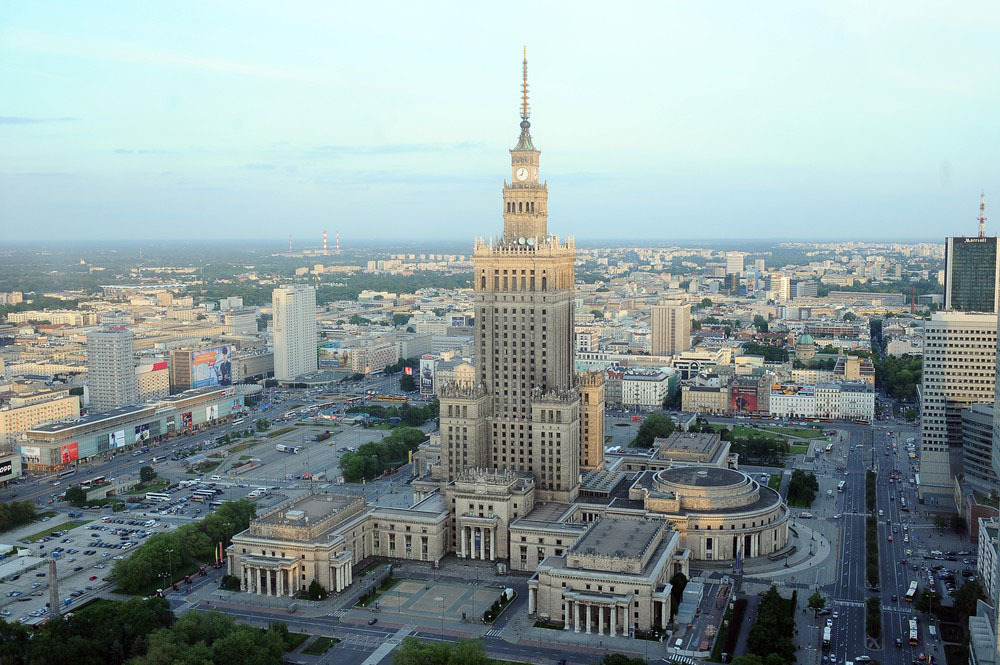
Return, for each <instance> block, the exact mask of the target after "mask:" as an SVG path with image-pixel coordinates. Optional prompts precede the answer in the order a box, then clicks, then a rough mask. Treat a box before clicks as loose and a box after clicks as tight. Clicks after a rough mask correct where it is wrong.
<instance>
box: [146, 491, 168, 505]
mask: <svg viewBox="0 0 1000 665" xmlns="http://www.w3.org/2000/svg"><path fill="white" fill-rule="evenodd" d="M146 501H162V502H164V503H166V502H167V501H170V495H169V494H167V493H166V492H146Z"/></svg>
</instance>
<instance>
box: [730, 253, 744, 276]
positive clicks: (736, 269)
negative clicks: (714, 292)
mask: <svg viewBox="0 0 1000 665" xmlns="http://www.w3.org/2000/svg"><path fill="white" fill-rule="evenodd" d="M745 258H746V254H744V253H743V252H726V274H727V275H742V274H743V260H744V259H745Z"/></svg>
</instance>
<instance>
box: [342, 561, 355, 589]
mask: <svg viewBox="0 0 1000 665" xmlns="http://www.w3.org/2000/svg"><path fill="white" fill-rule="evenodd" d="M351 566H352V563H351V561H348V562H347V565H346V566H345V567H344V572H345V573H347V586H351V585H352V584H354V570H353V569H352V567H351Z"/></svg>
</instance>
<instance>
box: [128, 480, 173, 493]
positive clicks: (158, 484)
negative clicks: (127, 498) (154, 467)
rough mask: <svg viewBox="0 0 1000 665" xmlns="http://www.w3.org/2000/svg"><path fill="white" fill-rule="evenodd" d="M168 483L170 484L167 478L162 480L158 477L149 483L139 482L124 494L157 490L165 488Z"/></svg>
mask: <svg viewBox="0 0 1000 665" xmlns="http://www.w3.org/2000/svg"><path fill="white" fill-rule="evenodd" d="M169 485H170V481H169V480H163V479H162V478H158V479H156V480H154V481H153V482H151V483H149V484H148V485H146V484H143V483H139V484H138V485H136V486H135V488H134V489H130V490H129V491H128V492H125V494H145V493H146V492H159V491H161V490H163V489H166V488H167V487H168V486H169Z"/></svg>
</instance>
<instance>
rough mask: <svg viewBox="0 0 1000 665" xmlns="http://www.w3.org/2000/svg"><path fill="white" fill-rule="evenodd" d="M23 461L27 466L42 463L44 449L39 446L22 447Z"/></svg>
mask: <svg viewBox="0 0 1000 665" xmlns="http://www.w3.org/2000/svg"><path fill="white" fill-rule="evenodd" d="M21 459H22V460H24V463H25V464H38V463H40V462H41V461H42V449H41V448H39V447H38V446H21Z"/></svg>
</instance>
